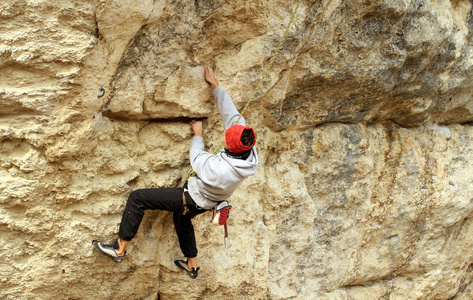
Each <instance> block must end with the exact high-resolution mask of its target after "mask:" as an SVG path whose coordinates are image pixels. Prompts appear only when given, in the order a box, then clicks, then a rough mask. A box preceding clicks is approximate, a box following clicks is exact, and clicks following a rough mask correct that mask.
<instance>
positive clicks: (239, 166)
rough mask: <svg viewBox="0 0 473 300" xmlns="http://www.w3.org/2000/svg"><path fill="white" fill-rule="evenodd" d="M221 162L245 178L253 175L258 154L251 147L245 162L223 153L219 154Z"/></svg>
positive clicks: (254, 148)
mask: <svg viewBox="0 0 473 300" xmlns="http://www.w3.org/2000/svg"><path fill="white" fill-rule="evenodd" d="M220 155H221V157H222V159H223V160H225V161H226V162H227V163H228V164H229V165H230V166H231V167H232V168H233V170H234V171H235V173H236V174H238V175H239V176H241V177H243V178H246V177H249V176H251V175H254V174H255V172H256V168H257V166H258V154H257V151H256V147H253V148H252V149H251V152H250V156H248V158H247V159H246V160H243V159H237V158H233V157H231V156H229V155H227V154H226V153H225V152H221V153H220Z"/></svg>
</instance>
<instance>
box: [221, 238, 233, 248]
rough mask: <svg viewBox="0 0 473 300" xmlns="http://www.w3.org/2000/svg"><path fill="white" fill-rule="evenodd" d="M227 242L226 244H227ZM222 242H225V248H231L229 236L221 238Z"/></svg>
mask: <svg viewBox="0 0 473 300" xmlns="http://www.w3.org/2000/svg"><path fill="white" fill-rule="evenodd" d="M227 240H228V243H227ZM223 241H224V242H225V248H227V249H228V248H231V247H232V245H233V244H232V239H231V238H230V237H229V236H226V237H224V238H223Z"/></svg>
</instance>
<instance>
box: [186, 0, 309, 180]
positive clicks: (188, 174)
mask: <svg viewBox="0 0 473 300" xmlns="http://www.w3.org/2000/svg"><path fill="white" fill-rule="evenodd" d="M301 2H302V0H299V1H298V2H297V5H296V8H295V9H294V12H293V13H292V16H291V19H290V20H289V23H288V24H287V26H286V30H285V31H284V34H283V36H282V38H281V40H280V41H279V44H278V46H277V48H276V51H275V52H274V54H273V56H272V57H271V60H270V61H269V63H268V66H267V67H266V70H265V71H264V74H263V77H262V78H261V80H260V81H259V82H258V85H256V88H255V90H254V91H253V94H252V95H251V97H250V99H249V100H248V101H247V102H246V105H245V107H244V108H243V110H242V111H241V113H240V116H239V117H238V119H237V120H236V121H235V123H234V124H233V125H235V124H237V123H238V121H240V119H241V117H242V115H243V114H244V113H245V111H246V109H247V108H248V107H249V106H250V103H251V102H252V101H253V99H254V98H255V96H256V93H257V92H258V90H259V88H260V86H261V84H262V83H263V81H264V79H265V78H266V76H267V75H268V73H269V69H270V68H271V66H272V65H273V63H274V60H275V58H276V55H277V54H278V52H279V49H280V48H281V46H282V44H283V42H284V40H285V39H286V36H287V34H288V32H289V28H290V27H291V24H292V21H294V17H295V16H296V13H297V10H298V9H299V6H300V5H301ZM222 145H223V141H222V142H221V143H220V145H219V146H218V147H217V149H216V150H215V151H214V153H213V154H215V153H217V152H218V151H219V150H220V148H221V147H222ZM195 175H196V174H195V172H194V170H193V169H192V168H191V169H190V170H189V172H187V177H186V179H185V180H184V183H183V185H182V186H185V185H186V183H187V181H188V180H189V178H191V177H192V176H195Z"/></svg>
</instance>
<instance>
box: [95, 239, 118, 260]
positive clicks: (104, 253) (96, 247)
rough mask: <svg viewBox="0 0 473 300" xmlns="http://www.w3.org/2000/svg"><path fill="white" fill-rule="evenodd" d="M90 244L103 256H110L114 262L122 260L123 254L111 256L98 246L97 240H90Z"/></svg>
mask: <svg viewBox="0 0 473 300" xmlns="http://www.w3.org/2000/svg"><path fill="white" fill-rule="evenodd" d="M92 246H94V248H95V250H97V251H98V252H99V253H100V254H103V255H105V256H107V257H110V258H111V259H112V260H113V261H114V262H116V263H119V262H121V261H122V260H123V256H117V257H113V256H111V255H110V254H108V253H106V252H104V251H103V250H102V249H101V248H100V246H99V241H96V240H93V241H92Z"/></svg>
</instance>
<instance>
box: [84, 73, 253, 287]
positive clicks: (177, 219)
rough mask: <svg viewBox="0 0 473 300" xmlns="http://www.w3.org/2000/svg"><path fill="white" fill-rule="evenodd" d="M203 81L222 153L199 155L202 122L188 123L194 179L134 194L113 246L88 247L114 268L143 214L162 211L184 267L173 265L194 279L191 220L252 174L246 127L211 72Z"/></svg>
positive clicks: (249, 135) (250, 140)
mask: <svg viewBox="0 0 473 300" xmlns="http://www.w3.org/2000/svg"><path fill="white" fill-rule="evenodd" d="M205 80H206V81H207V82H208V83H209V84H210V86H211V87H212V89H213V92H212V93H213V96H214V98H215V101H216V103H217V107H218V110H219V112H220V115H221V117H222V123H223V126H224V127H225V130H226V131H225V135H224V143H223V145H224V149H222V150H221V151H219V152H217V153H216V154H210V153H208V152H206V151H204V142H203V139H202V136H203V134H202V122H200V121H192V122H191V126H192V130H193V132H194V137H193V139H192V142H191V145H190V151H189V152H190V163H191V166H192V168H193V170H194V172H195V173H196V176H194V177H191V178H189V181H188V182H187V184H186V185H185V186H184V188H158V189H142V190H136V191H133V192H132V193H131V194H130V195H129V197H128V201H127V204H126V207H125V211H124V212H123V217H122V221H121V223H120V229H119V232H118V240H117V241H115V242H114V243H112V244H110V245H105V244H102V243H101V242H100V241H93V242H92V244H93V245H94V247H95V249H96V250H97V251H98V252H100V253H101V254H104V255H106V256H108V257H110V258H112V259H113V261H115V262H120V261H122V259H123V257H124V256H125V250H126V248H127V246H128V243H129V242H130V241H131V240H132V239H133V237H134V236H135V234H136V233H137V231H138V228H139V226H140V223H141V220H142V218H143V215H144V211H145V210H147V209H149V210H156V209H159V210H166V211H172V212H173V220H174V226H175V229H176V233H177V237H178V240H179V245H180V247H181V250H182V253H183V254H184V256H185V257H187V261H184V260H176V261H174V262H175V264H176V265H177V266H178V267H179V268H181V269H183V270H185V271H187V273H188V275H189V276H190V277H191V278H196V277H197V275H198V271H199V269H200V268H199V267H198V264H197V247H196V240H195V234H194V227H193V225H192V221H191V220H192V218H194V217H195V216H196V215H199V214H201V213H204V212H206V211H209V210H211V209H212V208H213V207H215V206H216V205H218V204H219V202H221V201H224V200H226V199H228V198H229V197H230V196H231V195H232V194H233V192H234V191H235V190H236V189H237V188H238V186H239V185H240V184H241V183H242V182H243V180H244V179H245V178H247V177H249V176H251V175H253V174H255V172H256V167H257V164H258V154H257V152H256V148H255V147H254V145H255V142H256V137H255V133H254V131H253V129H252V128H251V127H247V126H245V119H244V118H243V117H241V118H240V119H239V121H238V123H237V124H236V125H233V124H234V123H235V122H236V121H237V119H238V117H239V116H240V114H239V113H238V111H237V109H236V108H235V105H234V104H233V102H232V100H231V98H230V96H229V95H228V94H227V93H226V92H225V90H224V89H223V88H222V87H220V86H219V85H218V83H217V80H216V79H215V76H214V73H213V71H212V69H210V68H208V67H206V68H205Z"/></svg>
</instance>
